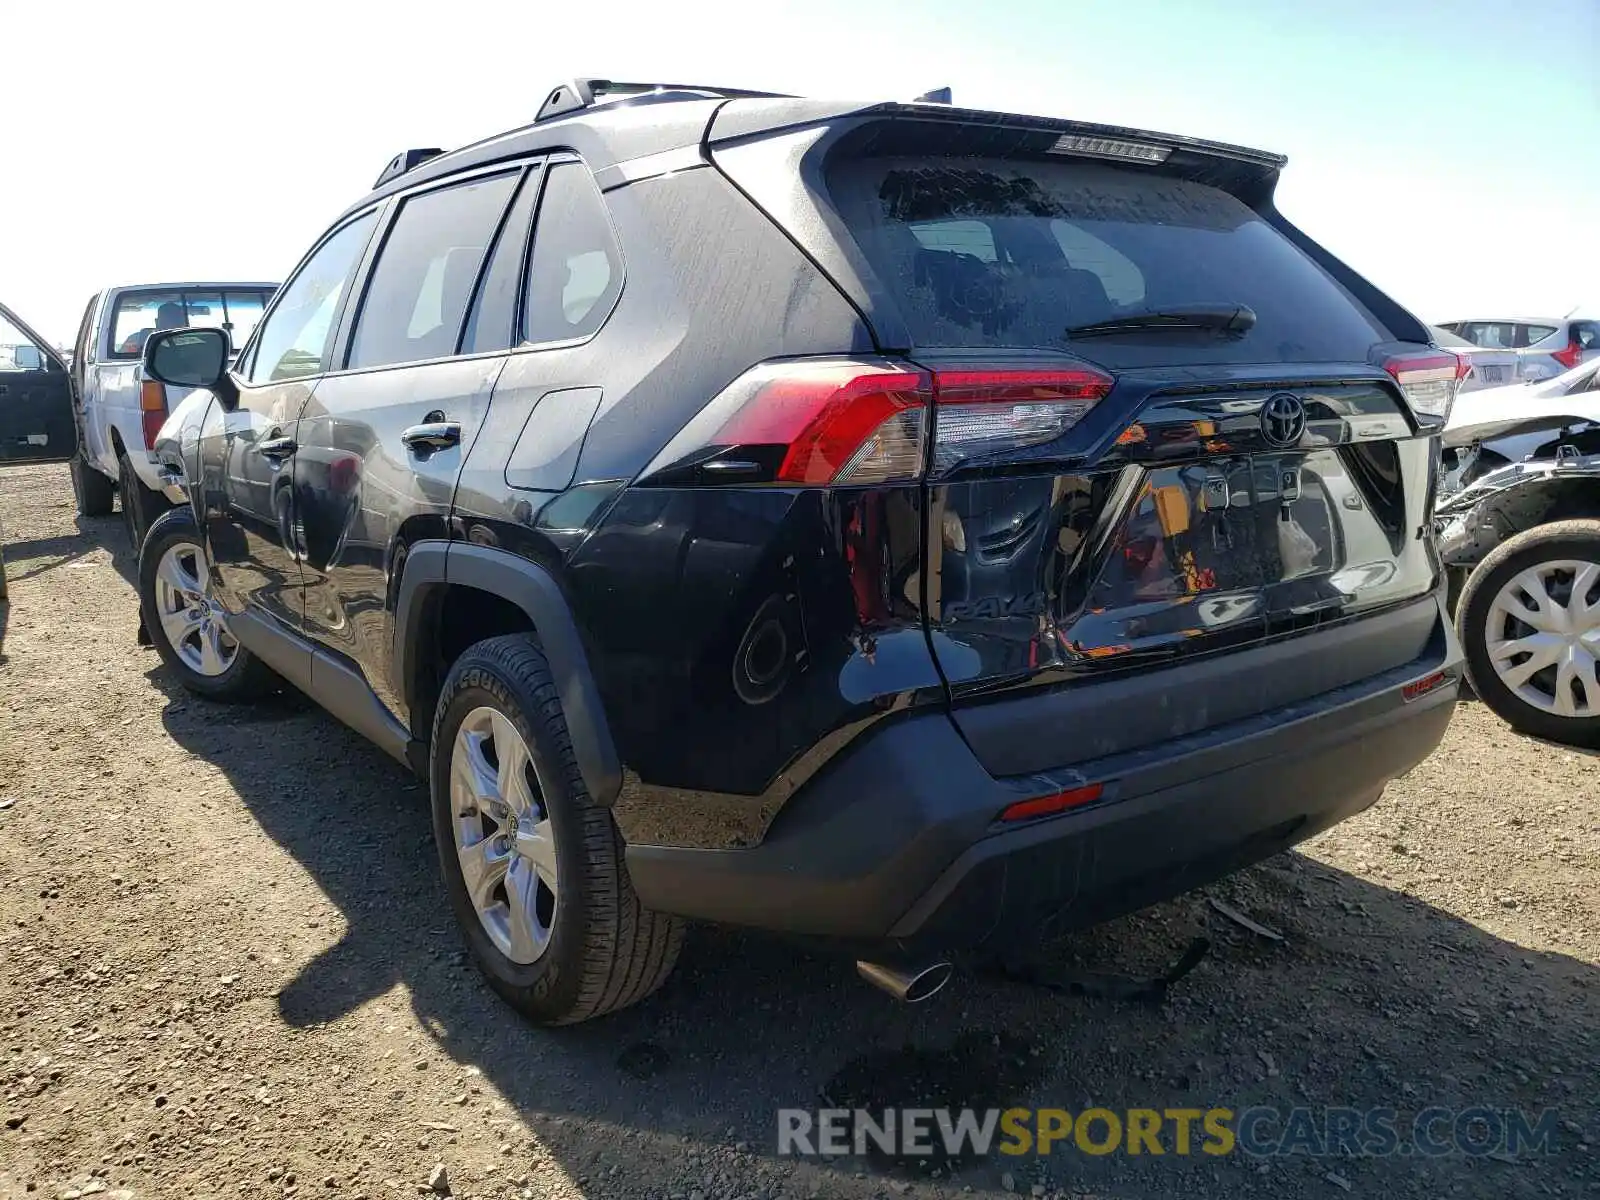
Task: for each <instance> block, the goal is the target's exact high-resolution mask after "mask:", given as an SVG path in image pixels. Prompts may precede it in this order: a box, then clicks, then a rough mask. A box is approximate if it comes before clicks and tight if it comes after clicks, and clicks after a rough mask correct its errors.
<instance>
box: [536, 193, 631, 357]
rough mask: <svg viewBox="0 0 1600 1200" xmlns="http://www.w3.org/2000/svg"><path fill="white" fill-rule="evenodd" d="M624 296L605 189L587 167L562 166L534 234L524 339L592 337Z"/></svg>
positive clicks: (545, 202) (620, 256) (540, 213)
mask: <svg viewBox="0 0 1600 1200" xmlns="http://www.w3.org/2000/svg"><path fill="white" fill-rule="evenodd" d="M621 291H622V255H621V253H620V252H619V251H618V250H617V242H616V237H615V235H614V234H613V233H612V232H611V219H610V218H609V217H608V216H607V215H606V206H605V201H604V200H602V199H601V197H600V189H599V188H597V187H596V186H595V183H594V180H593V179H592V178H590V176H589V172H588V169H587V168H586V167H584V166H583V165H582V164H581V163H558V164H557V165H555V166H553V167H551V168H550V170H549V172H548V176H547V179H546V181H545V186H544V198H543V199H542V200H540V202H539V220H538V223H537V224H536V225H535V227H534V231H533V258H532V260H531V261H530V262H529V264H528V292H527V302H526V304H525V305H524V309H525V315H524V320H523V336H524V337H525V338H526V339H527V340H528V341H530V342H555V341H565V340H567V339H570V338H579V337H587V336H588V335H589V334H591V333H593V332H594V331H595V330H596V329H599V328H600V326H601V325H602V324H603V323H604V322H605V319H606V318H607V317H608V316H610V315H611V307H612V305H613V304H615V303H616V299H617V296H618V295H619V294H620V293H621Z"/></svg>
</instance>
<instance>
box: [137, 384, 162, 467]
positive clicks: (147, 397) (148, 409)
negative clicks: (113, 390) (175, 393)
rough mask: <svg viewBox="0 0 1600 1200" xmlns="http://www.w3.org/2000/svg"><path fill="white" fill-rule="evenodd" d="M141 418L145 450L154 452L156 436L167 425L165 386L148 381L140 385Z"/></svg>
mask: <svg viewBox="0 0 1600 1200" xmlns="http://www.w3.org/2000/svg"><path fill="white" fill-rule="evenodd" d="M139 417H140V421H141V424H142V425H143V426H144V448H145V449H146V450H154V449H155V447H156V435H157V434H158V433H160V432H161V427H162V426H163V425H165V424H166V423H167V389H166V385H165V384H161V383H157V382H156V381H155V380H154V379H146V380H145V381H144V382H143V383H141V384H140V385H139Z"/></svg>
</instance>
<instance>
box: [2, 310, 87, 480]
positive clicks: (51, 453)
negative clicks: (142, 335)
mask: <svg viewBox="0 0 1600 1200" xmlns="http://www.w3.org/2000/svg"><path fill="white" fill-rule="evenodd" d="M77 445H78V437H77V432H76V430H75V429H74V428H73V423H72V382H71V376H70V375H69V374H68V373H67V364H66V363H65V362H64V361H63V360H62V358H61V356H60V355H59V354H57V353H56V352H55V350H54V349H52V348H51V346H50V343H48V342H46V341H45V340H44V339H43V338H41V337H39V335H38V334H36V333H34V332H33V330H31V329H29V328H28V327H27V325H25V324H23V322H22V318H20V317H18V316H16V315H15V314H14V313H12V311H11V310H10V309H9V308H6V307H5V306H4V305H0V463H4V462H18V461H24V462H48V461H56V460H60V459H64V458H71V457H72V453H73V451H74V450H76V449H77Z"/></svg>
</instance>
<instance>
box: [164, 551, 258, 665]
mask: <svg viewBox="0 0 1600 1200" xmlns="http://www.w3.org/2000/svg"><path fill="white" fill-rule="evenodd" d="M206 584H207V572H206V566H205V558H204V556H203V555H201V553H200V547H199V546H198V545H196V544H194V543H193V542H177V543H174V544H173V545H171V546H169V547H167V551H166V553H164V554H163V555H162V556H161V561H160V562H159V563H158V564H157V565H156V613H157V615H158V616H159V617H160V619H161V628H162V631H163V632H164V633H165V634H166V635H167V642H168V643H169V644H170V645H171V646H172V649H173V652H174V653H175V654H177V656H178V658H179V659H181V660H182V662H183V664H184V666H186V667H188V668H189V669H190V670H191V671H193V672H195V674H197V675H204V676H206V677H207V678H215V677H216V676H219V675H222V674H224V673H226V672H227V670H228V668H229V667H231V666H233V661H234V659H236V658H237V657H238V656H239V643H238V642H237V641H235V640H234V637H233V635H232V634H231V633H229V632H228V626H227V622H226V621H225V620H224V618H223V613H222V608H221V607H220V606H219V605H218V604H217V603H216V602H215V601H214V600H212V599H211V598H210V597H209V596H208V595H207V594H206V593H207V590H208V589H207V587H206Z"/></svg>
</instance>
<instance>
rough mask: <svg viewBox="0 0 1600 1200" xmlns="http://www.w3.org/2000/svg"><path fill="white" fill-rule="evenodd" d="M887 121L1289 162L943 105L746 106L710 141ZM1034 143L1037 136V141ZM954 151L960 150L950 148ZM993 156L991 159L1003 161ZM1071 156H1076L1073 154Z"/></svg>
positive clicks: (1042, 149)
mask: <svg viewBox="0 0 1600 1200" xmlns="http://www.w3.org/2000/svg"><path fill="white" fill-rule="evenodd" d="M873 117H881V118H886V119H892V118H897V117H906V118H911V119H912V120H913V121H915V122H916V123H918V124H921V123H924V122H932V123H935V124H936V125H937V126H939V127H940V130H941V132H942V133H943V134H944V135H945V137H946V138H947V139H953V141H954V143H957V145H956V147H955V148H957V149H959V148H960V147H959V145H958V144H959V143H960V142H962V141H966V140H968V137H963V136H962V134H961V133H960V130H962V129H966V130H969V131H971V133H970V134H969V135H968V136H969V137H971V139H972V140H974V141H977V140H984V141H987V142H990V143H993V141H994V135H995V134H997V133H999V134H1002V135H1004V134H1009V135H1011V136H1010V137H1008V138H1003V140H1004V141H1006V142H1013V143H1014V142H1017V141H1023V142H1025V143H1026V144H1027V146H1032V147H1034V148H1037V150H1038V152H1039V153H1040V154H1041V155H1056V154H1060V153H1063V151H1061V150H1057V149H1056V146H1057V144H1058V143H1059V142H1060V141H1061V139H1062V138H1063V136H1066V137H1075V138H1082V139H1084V140H1086V141H1093V140H1102V141H1112V142H1116V141H1122V142H1133V143H1139V144H1143V145H1148V146H1154V147H1158V148H1160V149H1162V150H1165V151H1167V158H1168V159H1170V158H1171V157H1173V156H1177V157H1179V158H1180V159H1181V158H1184V157H1189V156H1194V157H1203V158H1210V159H1216V160H1220V161H1225V162H1232V163H1240V164H1248V165H1250V166H1254V167H1258V168H1261V169H1263V170H1268V171H1273V172H1276V171H1280V170H1282V169H1283V167H1284V165H1285V164H1286V163H1287V162H1288V161H1289V160H1288V159H1287V158H1286V157H1285V156H1283V155H1281V154H1273V153H1271V152H1270V151H1267V150H1253V149H1251V148H1250V147H1248V146H1235V145H1231V144H1229V143H1227V142H1213V141H1208V140H1206V139H1204V138H1193V137H1185V136H1183V135H1181V134H1174V133H1158V132H1156V131H1154V130H1149V129H1134V128H1132V127H1131V126H1125V125H1099V124H1095V123H1094V122H1091V121H1071V120H1063V119H1061V118H1058V117H1036V116H1028V115H1026V114H1021V113H1002V112H992V111H989V110H986V109H977V108H956V107H954V106H952V105H950V104H947V103H943V102H941V101H939V100H926V101H912V102H911V103H903V102H886V103H878V104H861V103H859V102H856V103H851V102H830V101H824V100H803V99H790V98H786V97H772V98H765V99H746V100H739V101H736V102H735V103H732V104H728V105H725V106H724V107H723V108H722V109H721V110H720V111H719V112H718V113H717V116H716V119H715V120H714V121H713V122H712V125H711V130H710V133H709V136H708V138H707V141H708V142H709V143H710V144H712V145H716V144H718V143H720V142H729V141H733V140H736V139H739V138H745V137H752V136H758V135H770V134H774V133H778V132H782V131H784V130H788V129H794V128H798V127H800V126H804V125H816V124H821V123H824V122H834V121H839V120H843V119H846V118H861V119H871V118H873ZM1030 135H1031V136H1030ZM944 145H945V146H946V148H947V149H948V148H951V146H952V142H951V141H945V142H944ZM1026 148H1027V147H1026V146H1016V145H1011V146H1008V148H1007V150H1006V151H1005V153H1010V154H1015V153H1018V152H1019V150H1022V151H1023V152H1026ZM995 152H996V150H994V149H991V150H990V151H989V153H995ZM1068 153H1070V151H1068Z"/></svg>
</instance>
